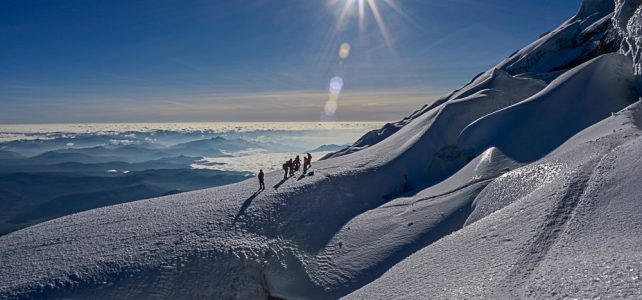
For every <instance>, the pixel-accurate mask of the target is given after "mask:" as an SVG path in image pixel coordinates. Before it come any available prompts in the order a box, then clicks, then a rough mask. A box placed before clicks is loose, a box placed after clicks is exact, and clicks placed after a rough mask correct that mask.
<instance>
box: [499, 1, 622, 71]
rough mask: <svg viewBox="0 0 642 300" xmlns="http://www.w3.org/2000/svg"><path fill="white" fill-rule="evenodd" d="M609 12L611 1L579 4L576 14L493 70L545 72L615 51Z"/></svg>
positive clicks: (616, 39) (610, 10)
mask: <svg viewBox="0 0 642 300" xmlns="http://www.w3.org/2000/svg"><path fill="white" fill-rule="evenodd" d="M613 11H614V3H613V1H610V0H589V1H583V2H582V6H581V7H580V10H579V12H578V13H577V15H575V16H574V17H573V18H571V19H570V20H568V21H566V22H565V23H564V24H562V25H561V26H560V27H558V28H557V29H555V30H553V31H552V32H550V33H547V34H545V35H543V36H542V37H541V38H539V39H538V40H537V41H535V42H533V43H532V44H530V45H528V46H526V47H524V48H523V49H521V50H519V51H517V52H515V53H514V54H512V55H511V56H509V57H508V58H507V59H506V60H504V61H502V62H501V63H499V64H498V65H497V66H496V68H499V69H502V70H505V71H507V72H509V73H511V74H520V73H527V72H530V73H548V72H552V71H557V70H565V69H570V68H572V67H575V66H577V65H579V64H581V63H583V62H586V61H588V60H590V59H592V58H595V57H597V56H599V55H601V54H604V53H609V52H614V51H617V47H618V46H619V41H618V36H617V32H616V31H615V30H613V29H612V27H611V16H612V13H613Z"/></svg>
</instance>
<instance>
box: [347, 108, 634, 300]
mask: <svg viewBox="0 0 642 300" xmlns="http://www.w3.org/2000/svg"><path fill="white" fill-rule="evenodd" d="M640 113H641V112H640V104H639V102H638V103H636V104H635V105H633V106H631V107H630V108H627V109H625V110H623V111H622V112H621V113H618V114H617V115H615V116H613V117H610V118H608V119H607V120H605V121H602V122H600V123H598V124H597V125H594V126H592V127H590V128H588V129H586V130H584V131H583V132H581V133H580V134H578V135H576V136H575V137H574V138H572V139H570V140H569V141H568V142H566V143H565V144H564V145H562V146H561V147H560V148H558V149H557V150H556V151H554V152H553V153H551V154H550V155H549V156H547V157H545V158H544V159H542V160H540V161H538V162H536V163H533V164H530V165H527V166H524V167H523V168H520V169H517V170H514V171H512V172H510V173H507V174H505V175H503V176H501V177H499V178H498V179H496V180H495V181H494V182H493V183H491V185H489V186H488V187H487V188H486V189H485V190H484V191H483V192H482V193H481V194H480V195H479V196H478V197H477V199H475V202H477V205H476V208H475V210H477V209H478V208H481V207H483V205H497V204H494V203H493V202H494V201H500V202H502V203H498V204H500V205H499V207H497V209H496V210H495V211H494V212H492V213H490V214H488V215H487V216H485V217H483V218H481V219H480V220H478V221H477V222H474V223H472V224H470V225H468V226H466V227H464V228H463V229H461V230H459V231H457V232H455V233H454V234H452V235H449V236H447V237H445V238H443V239H441V240H439V241H437V242H436V243H433V244H431V245H430V246H427V247H425V248H424V249H422V250H420V251H418V252H417V253H415V254H413V255H411V256H410V257H408V258H407V259H405V260H404V261H402V262H401V263H399V264H397V265H395V266H394V267H392V268H391V269H390V270H389V271H388V272H387V273H386V274H384V275H383V276H382V277H381V278H379V279H377V280H375V281H374V282H372V283H370V284H369V285H367V286H365V287H364V288H362V289H360V290H358V291H356V292H355V293H353V294H351V295H349V296H348V297H346V298H347V299H524V298H534V299H553V298H555V299H563V298H596V297H599V298H618V299H637V298H639V297H641V296H642V292H641V289H640V285H641V283H640V277H639V276H640V272H642V264H641V263H640V261H642V260H641V259H642V254H640V251H639V249H640V247H642V236H641V235H640V234H639V233H640V230H642V223H641V222H640V220H641V219H640V216H642V208H641V206H640V205H639V201H640V198H639V195H641V194H642V187H641V186H640V184H639V181H638V180H639V178H640V176H642V168H640V167H639V163H640V157H642V138H641V137H640V135H641V134H642V131H641V130H640V125H642V124H640V123H639V117H636V116H635V114H640ZM636 120H637V121H636ZM560 162H564V163H563V164H560ZM550 166H555V167H554V168H555V169H556V171H555V172H553V174H546V173H539V172H536V173H532V172H533V171H532V170H533V169H550ZM525 173H532V175H530V176H524V174H525ZM538 173H539V174H540V175H537V174H538ZM549 176H553V177H554V179H552V180H551V179H546V177H549ZM534 177H541V178H540V179H535V178H534ZM534 180H535V182H534ZM492 185H501V186H503V187H504V188H507V189H516V190H518V191H519V190H521V189H522V186H526V187H527V189H528V191H527V192H526V193H522V194H519V193H518V194H516V195H515V197H514V199H512V200H511V201H510V203H507V202H506V203H504V201H503V200H502V199H504V198H505V194H504V191H502V190H500V189H497V188H493V187H492ZM492 194H495V195H492ZM474 213H475V212H474Z"/></svg>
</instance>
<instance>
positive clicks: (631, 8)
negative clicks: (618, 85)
mask: <svg viewBox="0 0 642 300" xmlns="http://www.w3.org/2000/svg"><path fill="white" fill-rule="evenodd" d="M615 5H616V10H615V14H614V15H613V26H614V27H615V28H616V29H617V30H618V32H619V33H620V36H621V37H622V42H621V44H620V53H622V54H625V55H628V56H630V57H631V58H633V72H634V74H635V77H636V84H637V88H638V90H639V91H642V65H641V64H642V53H641V52H642V47H641V46H642V0H615Z"/></svg>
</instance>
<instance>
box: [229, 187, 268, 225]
mask: <svg viewBox="0 0 642 300" xmlns="http://www.w3.org/2000/svg"><path fill="white" fill-rule="evenodd" d="M262 191H263V190H262V189H260V190H258V191H256V192H254V194H253V195H252V196H250V197H249V198H247V199H245V202H243V205H241V210H239V213H238V214H236V217H234V221H232V225H234V224H236V221H238V219H239V218H240V217H241V215H243V213H245V210H247V208H248V207H250V204H252V200H254V198H256V196H258V195H259V194H261V192H262Z"/></svg>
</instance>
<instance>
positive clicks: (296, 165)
mask: <svg viewBox="0 0 642 300" xmlns="http://www.w3.org/2000/svg"><path fill="white" fill-rule="evenodd" d="M299 168H301V159H300V158H299V156H298V155H297V156H296V158H295V159H294V172H298V171H299Z"/></svg>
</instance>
